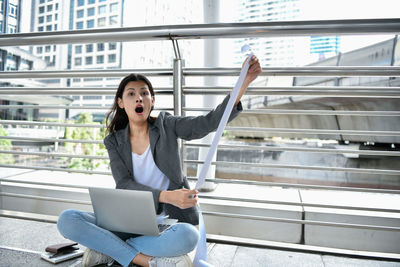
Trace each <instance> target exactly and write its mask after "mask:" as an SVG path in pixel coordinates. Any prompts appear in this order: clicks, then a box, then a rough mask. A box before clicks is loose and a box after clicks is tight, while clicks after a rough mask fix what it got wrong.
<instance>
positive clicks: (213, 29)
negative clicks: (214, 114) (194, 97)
mask: <svg viewBox="0 0 400 267" xmlns="http://www.w3.org/2000/svg"><path fill="white" fill-rule="evenodd" d="M399 32H400V20H399V19H357V20H355V19H354V20H323V21H318V20H315V21H312V20H311V21H276V22H250V23H218V24H189V25H165V26H146V27H125V28H113V29H111V28H110V29H93V30H74V31H55V32H42V33H18V34H2V36H1V37H0V42H1V44H2V46H3V47H4V46H23V45H43V44H71V43H97V42H122V41H129V42H132V41H157V40H171V39H175V40H179V39H210V38H211V39H220V38H247V37H251V38H256V37H276V36H285V37H286V36H309V35H346V34H353V35H354V34H355V35H359V34H398V33H399Z"/></svg>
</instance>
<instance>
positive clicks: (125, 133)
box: [116, 124, 133, 176]
mask: <svg viewBox="0 0 400 267" xmlns="http://www.w3.org/2000/svg"><path fill="white" fill-rule="evenodd" d="M116 138H117V141H118V147H117V151H118V153H119V154H120V155H121V158H122V161H123V162H124V164H125V166H126V167H127V168H128V170H129V172H130V173H131V174H132V176H133V166H132V149H131V142H130V141H129V124H128V125H127V126H126V127H125V129H123V130H122V131H117V135H116Z"/></svg>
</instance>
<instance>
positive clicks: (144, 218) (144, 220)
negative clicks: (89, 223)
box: [89, 187, 178, 236]
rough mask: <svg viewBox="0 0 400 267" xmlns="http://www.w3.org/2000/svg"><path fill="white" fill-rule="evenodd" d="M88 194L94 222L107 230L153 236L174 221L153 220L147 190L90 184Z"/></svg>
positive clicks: (153, 213) (151, 198) (166, 219)
mask: <svg viewBox="0 0 400 267" xmlns="http://www.w3.org/2000/svg"><path fill="white" fill-rule="evenodd" d="M89 194H90V198H91V200H92V206H93V210H94V214H95V215H96V220H97V225H98V226H100V227H102V228H104V229H107V230H110V231H115V232H123V233H130V234H139V235H152V236H157V235H160V234H161V233H162V232H163V231H165V230H166V229H167V228H169V227H170V226H171V225H172V224H174V223H177V222H178V220H175V219H168V218H163V220H162V221H161V222H160V221H159V222H157V215H156V210H155V207H154V200H153V193H152V192H150V191H137V190H123V189H111V188H98V187H90V188H89Z"/></svg>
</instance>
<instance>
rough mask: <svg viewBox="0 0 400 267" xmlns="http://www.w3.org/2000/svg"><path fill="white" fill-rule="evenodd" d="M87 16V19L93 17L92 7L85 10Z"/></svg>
mask: <svg viewBox="0 0 400 267" xmlns="http://www.w3.org/2000/svg"><path fill="white" fill-rule="evenodd" d="M87 15H88V17H90V16H94V7H91V8H89V9H88V10H87Z"/></svg>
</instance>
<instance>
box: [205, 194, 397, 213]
mask: <svg viewBox="0 0 400 267" xmlns="http://www.w3.org/2000/svg"><path fill="white" fill-rule="evenodd" d="M199 197H200V199H201V198H205V199H217V200H226V201H239V202H252V203H262V204H273V205H288V206H297V207H316V208H327V209H345V210H362V211H375V212H392V213H399V212H400V209H380V208H368V207H360V206H341V205H329V204H316V203H307V202H294V201H274V200H266V199H249V198H235V197H223V196H210V195H203V194H201V193H200V194H199Z"/></svg>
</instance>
